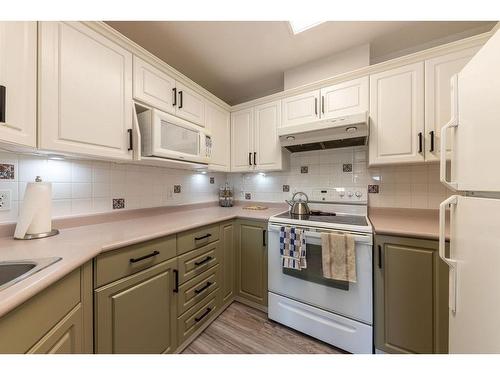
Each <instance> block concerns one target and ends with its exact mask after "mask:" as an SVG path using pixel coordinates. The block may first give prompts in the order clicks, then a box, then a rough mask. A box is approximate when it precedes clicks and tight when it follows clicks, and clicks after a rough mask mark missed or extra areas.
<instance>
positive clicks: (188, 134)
mask: <svg viewBox="0 0 500 375" xmlns="http://www.w3.org/2000/svg"><path fill="white" fill-rule="evenodd" d="M207 139H210V137H207V134H205V132H204V131H203V129H201V128H200V127H199V126H197V125H194V124H192V123H190V122H189V121H186V120H183V119H180V118H178V117H175V116H172V115H170V114H168V113H163V112H160V111H154V120H153V137H152V142H153V150H154V151H153V153H154V156H158V157H164V158H170V159H178V160H186V161H191V162H198V163H208V161H209V155H208V154H207V152H206V149H207V147H208V145H207V141H208V140H207Z"/></svg>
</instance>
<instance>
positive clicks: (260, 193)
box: [0, 147, 450, 223]
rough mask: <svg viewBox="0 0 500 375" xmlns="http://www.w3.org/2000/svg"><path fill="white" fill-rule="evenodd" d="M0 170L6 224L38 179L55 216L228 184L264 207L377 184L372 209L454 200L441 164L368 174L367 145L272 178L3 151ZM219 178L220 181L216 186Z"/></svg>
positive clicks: (192, 198)
mask: <svg viewBox="0 0 500 375" xmlns="http://www.w3.org/2000/svg"><path fill="white" fill-rule="evenodd" d="M12 166H13V167H12ZM0 167H1V170H2V171H3V172H2V173H1V174H0V190H4V189H7V190H10V191H11V197H12V204H11V208H10V209H9V210H0V223H5V222H13V221H15V220H16V218H17V215H18V212H19V207H20V205H21V204H22V199H23V195H24V190H25V188H26V183H27V182H29V181H33V180H34V179H35V177H36V176H41V177H42V179H43V180H44V181H51V182H52V183H53V185H52V196H53V216H54V217H64V216H73V215H84V214H89V213H98V212H109V211H113V199H115V202H114V203H115V204H114V206H115V209H121V208H120V207H122V203H123V204H124V205H125V207H124V209H134V208H147V207H158V206H170V205H178V204H184V203H198V202H207V201H216V200H217V193H218V187H219V186H220V185H222V184H223V183H224V182H225V181H226V179H227V180H228V181H229V182H230V184H231V185H233V186H234V188H235V196H236V198H237V199H241V200H244V199H245V198H250V199H251V200H252V201H264V202H283V201H284V200H285V199H289V198H290V197H291V195H292V194H293V193H294V192H295V191H304V192H306V193H307V194H308V195H309V196H310V199H319V197H320V196H321V193H320V192H321V190H323V189H328V191H330V189H332V188H335V187H348V188H353V189H354V188H359V189H363V191H364V192H366V191H367V186H368V185H375V186H374V187H373V191H376V188H377V186H378V191H379V193H370V194H369V195H368V197H369V205H370V206H373V207H375V206H376V207H405V208H433V209H437V208H438V205H439V203H440V202H441V201H443V200H444V199H445V198H446V197H447V196H448V195H450V192H449V191H448V190H446V188H445V187H444V186H443V185H442V184H441V183H440V182H439V166H438V165H437V164H426V165H415V166H394V167H377V168H369V169H368V168H367V149H366V147H356V148H346V149H337V150H324V151H311V152H303V153H296V154H292V155H291V167H290V170H289V171H286V172H272V173H266V174H265V175H263V174H258V173H247V174H241V173H238V174H232V173H231V174H224V173H208V174H200V173H197V172H193V171H185V170H177V169H167V168H156V167H147V166H137V165H127V164H118V163H110V162H100V161H76V160H51V159H48V158H46V157H37V156H29V155H21V154H15V153H10V152H0ZM303 167H307V168H303ZM12 168H13V176H12ZM11 177H13V178H11ZM211 177H214V179H215V181H214V183H210V178H211ZM177 191H179V192H177ZM245 193H246V194H245ZM121 199H123V200H124V201H123V202H122V201H121Z"/></svg>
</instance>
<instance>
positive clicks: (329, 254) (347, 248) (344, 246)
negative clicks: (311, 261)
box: [321, 232, 356, 283]
mask: <svg viewBox="0 0 500 375" xmlns="http://www.w3.org/2000/svg"><path fill="white" fill-rule="evenodd" d="M321 263H322V268H323V277H325V278H327V279H334V280H342V281H348V282H352V283H355V282H356V251H355V241H354V237H353V236H352V235H350V234H346V233H335V232H329V233H321Z"/></svg>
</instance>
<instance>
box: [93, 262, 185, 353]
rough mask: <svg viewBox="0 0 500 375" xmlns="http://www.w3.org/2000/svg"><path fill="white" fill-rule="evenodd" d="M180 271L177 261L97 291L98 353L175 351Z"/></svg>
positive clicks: (163, 263)
mask: <svg viewBox="0 0 500 375" xmlns="http://www.w3.org/2000/svg"><path fill="white" fill-rule="evenodd" d="M176 267H177V258H174V259H172V260H169V261H166V262H162V263H160V264H158V265H155V266H153V267H150V268H148V269H146V270H144V271H141V272H139V273H136V274H134V275H132V276H129V277H125V278H123V279H120V280H118V281H116V282H113V283H111V284H108V285H106V286H104V287H102V288H99V289H97V290H96V291H95V303H96V308H97V310H96V311H97V313H96V317H95V318H96V322H95V325H96V338H97V346H96V352H97V353H119V354H127V353H132V354H133V353H156V354H160V353H171V352H173V351H174V350H175V342H176V341H175V335H176V325H175V318H176V306H175V299H174V296H173V290H174V277H173V271H174V269H175V268H176Z"/></svg>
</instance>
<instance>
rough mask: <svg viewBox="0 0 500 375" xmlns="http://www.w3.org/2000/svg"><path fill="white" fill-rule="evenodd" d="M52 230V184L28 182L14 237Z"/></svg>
mask: <svg viewBox="0 0 500 375" xmlns="http://www.w3.org/2000/svg"><path fill="white" fill-rule="evenodd" d="M51 230H52V184H51V183H50V182H29V183H28V185H27V186H26V192H25V193H24V199H23V205H22V208H21V212H20V214H19V218H18V221H17V226H16V230H15V232H14V237H15V238H21V239H22V238H24V236H25V235H26V234H39V233H46V232H50V231H51Z"/></svg>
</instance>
